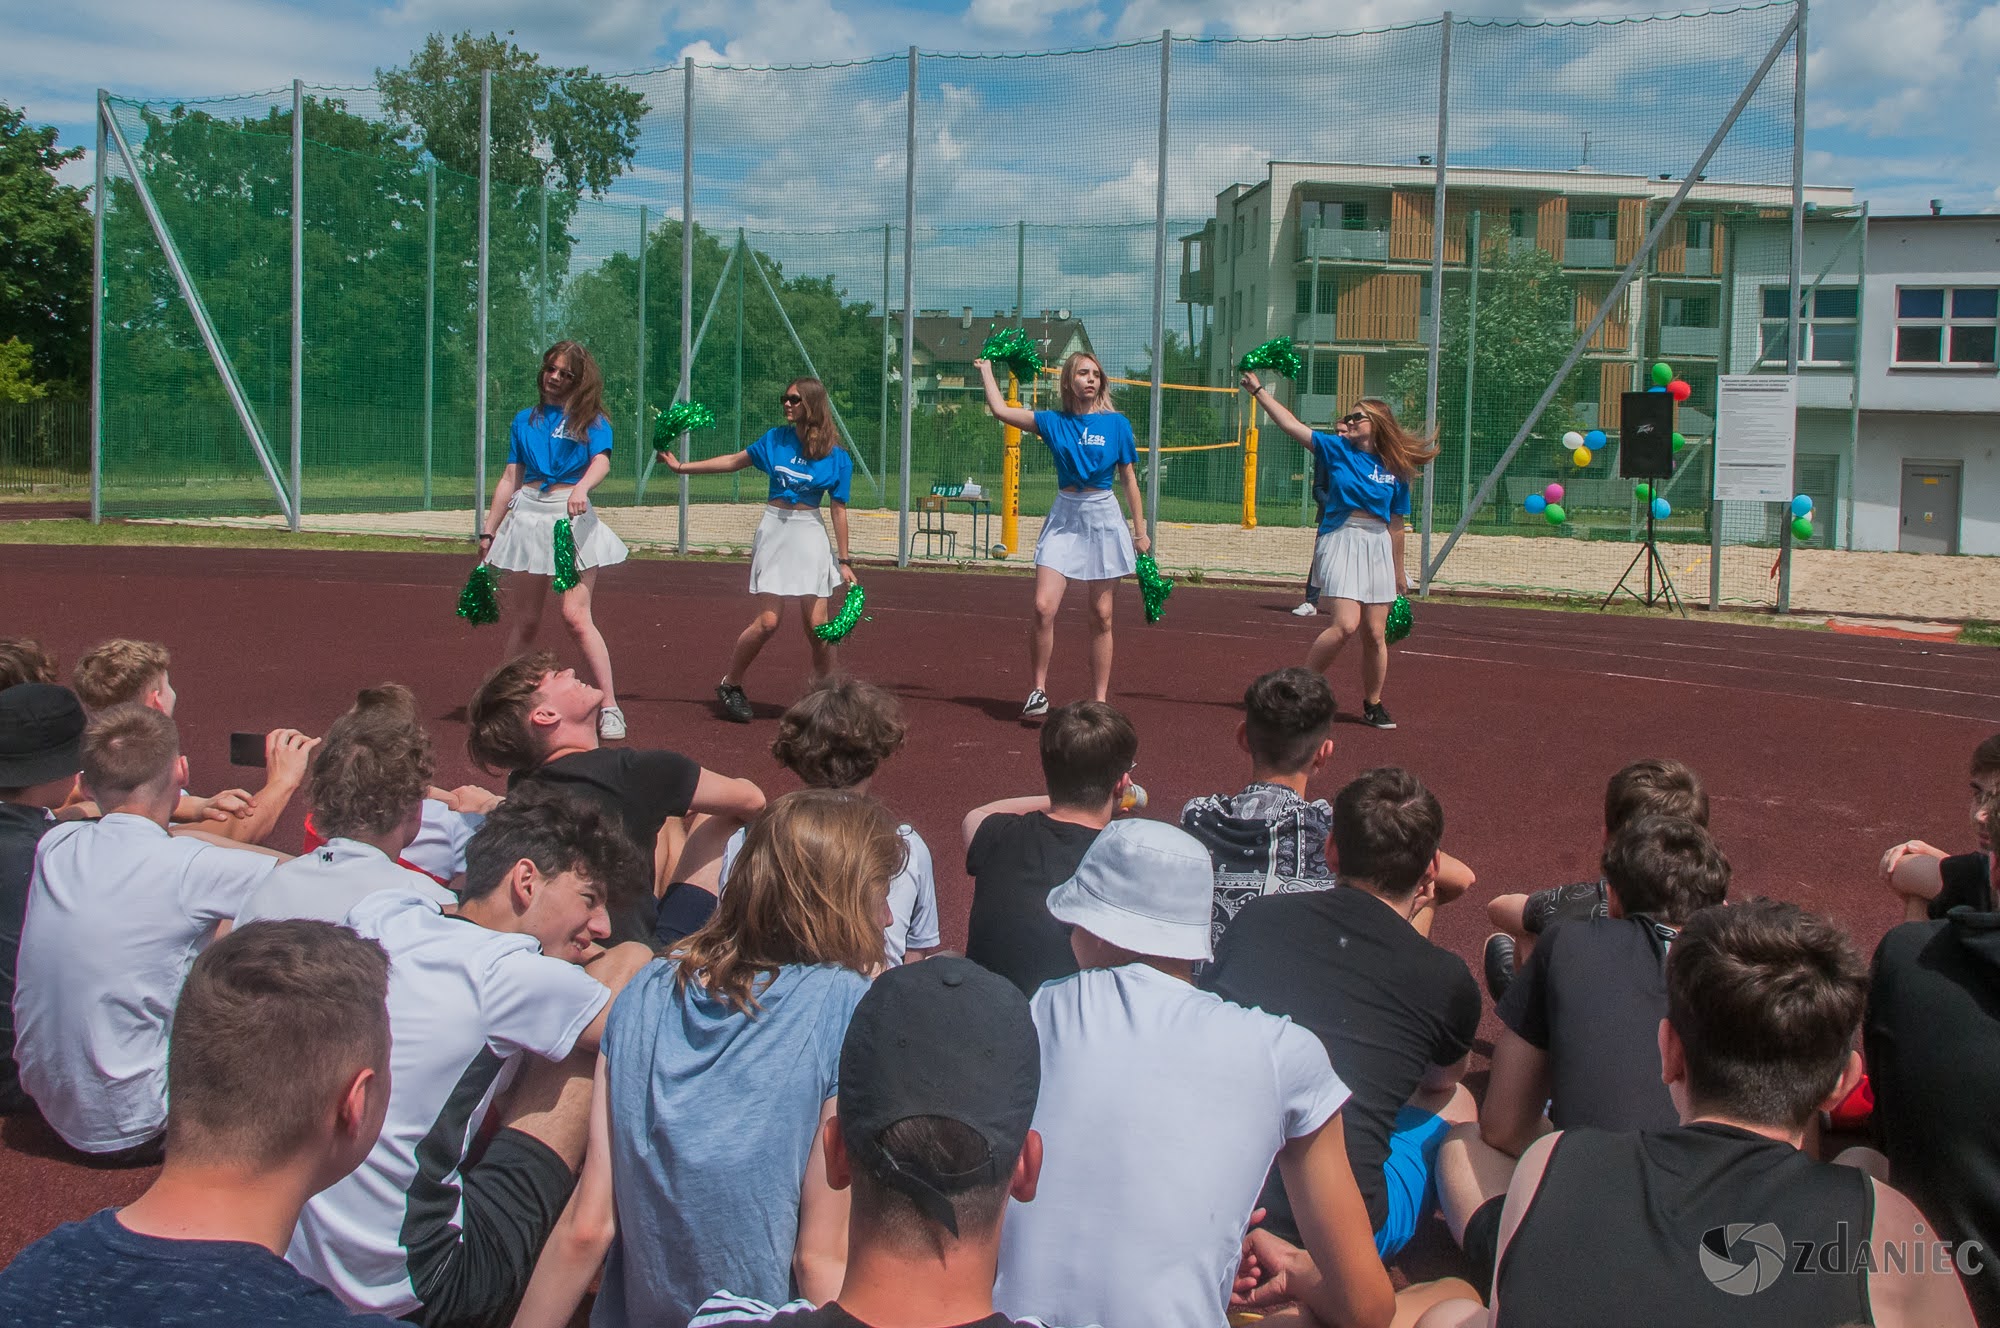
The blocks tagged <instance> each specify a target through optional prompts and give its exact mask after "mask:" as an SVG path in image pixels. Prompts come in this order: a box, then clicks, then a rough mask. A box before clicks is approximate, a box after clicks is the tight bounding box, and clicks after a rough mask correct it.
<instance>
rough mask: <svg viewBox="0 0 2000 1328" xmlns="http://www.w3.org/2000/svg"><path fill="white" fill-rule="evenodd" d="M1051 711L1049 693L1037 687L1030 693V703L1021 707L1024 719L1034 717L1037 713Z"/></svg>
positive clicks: (1042, 713) (1041, 713)
mask: <svg viewBox="0 0 2000 1328" xmlns="http://www.w3.org/2000/svg"><path fill="white" fill-rule="evenodd" d="M1048 713H1049V694H1048V693H1047V692H1045V691H1043V690H1042V689H1041V688H1039V687H1037V688H1036V689H1035V690H1034V691H1032V692H1029V693H1028V703H1027V704H1026V705H1024V706H1022V707H1021V718H1022V719H1033V718H1035V717H1036V716H1037V715H1046V714H1048Z"/></svg>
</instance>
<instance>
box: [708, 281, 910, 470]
mask: <svg viewBox="0 0 2000 1328" xmlns="http://www.w3.org/2000/svg"><path fill="white" fill-rule="evenodd" d="M742 249H743V261H744V262H745V263H746V264H748V265H749V266H750V267H752V268H754V269H756V272H757V280H758V281H759V282H761V283H762V284H763V287H764V293H765V294H766V295H769V296H770V297H771V304H772V307H774V308H775V309H777V311H778V322H779V323H780V324H781V325H782V326H783V327H784V329H785V335H786V336H787V337H790V338H791V341H792V348H793V349H794V350H796V351H798V353H799V358H800V359H802V360H804V361H805V362H806V372H807V373H808V374H811V375H812V376H813V377H814V378H818V377H819V366H818V365H816V364H814V363H813V357H812V352H811V351H809V350H807V349H806V343H805V339H804V338H803V337H801V336H800V335H799V332H798V329H797V328H795V327H793V326H792V317H791V315H790V314H788V313H786V312H785V302H784V301H783V300H781V299H779V298H778V288H777V286H776V285H775V284H773V282H772V281H771V274H770V273H769V272H766V271H765V270H764V264H763V262H762V261H761V260H759V259H758V257H757V255H756V254H755V253H753V252H752V251H751V249H750V247H749V246H748V245H743V246H742ZM716 291H717V294H718V295H720V293H721V287H720V286H718V287H717V288H716ZM708 309H709V312H710V313H714V312H715V301H714V300H710V301H709V305H708ZM701 331H702V333H703V334H704V335H705V334H706V333H707V332H708V319H706V318H703V319H702V320H701ZM826 410H827V414H829V415H831V416H833V427H834V428H836V429H838V430H839V431H840V440H841V441H842V442H843V443H845V444H847V452H848V455H849V456H851V457H852V458H853V459H854V464H855V465H857V466H859V467H860V468H861V474H862V475H863V476H864V477H865V478H866V479H867V480H868V482H869V483H871V484H873V485H874V486H875V488H876V491H877V493H880V492H881V491H882V487H883V486H882V481H881V480H879V479H877V478H876V477H875V476H874V474H873V473H871V472H870V471H869V469H868V458H867V457H865V456H863V455H862V454H861V449H859V448H857V447H856V446H855V445H854V435H853V434H851V433H849V432H848V431H847V420H846V418H845V417H844V416H842V415H841V413H840V407H839V406H836V405H835V404H834V403H833V399H832V398H831V397H828V398H827V403H826Z"/></svg>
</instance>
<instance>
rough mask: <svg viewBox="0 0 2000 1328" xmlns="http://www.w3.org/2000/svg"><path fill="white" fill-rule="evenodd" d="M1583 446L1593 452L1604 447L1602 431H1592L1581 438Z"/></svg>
mask: <svg viewBox="0 0 2000 1328" xmlns="http://www.w3.org/2000/svg"><path fill="white" fill-rule="evenodd" d="M1583 445H1584V446H1585V447H1587V448H1589V449H1590V450H1591V451H1593V452H1595V451H1597V450H1598V449H1599V448H1601V447H1603V446H1604V430H1602V429H1592V430H1591V431H1590V432H1589V433H1587V434H1585V435H1584V436H1583Z"/></svg>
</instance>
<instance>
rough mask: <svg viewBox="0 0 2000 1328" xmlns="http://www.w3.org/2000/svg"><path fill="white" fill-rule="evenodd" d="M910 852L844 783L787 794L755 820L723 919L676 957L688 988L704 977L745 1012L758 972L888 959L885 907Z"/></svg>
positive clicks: (719, 914) (753, 1004) (879, 813)
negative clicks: (891, 883)
mask: <svg viewBox="0 0 2000 1328" xmlns="http://www.w3.org/2000/svg"><path fill="white" fill-rule="evenodd" d="M905 855H906V850H905V849H904V847H903V837H902V836H901V835H899V834H898V833H897V832H896V823H895V822H894V821H893V820H891V819H890V817H889V814H888V812H886V811H884V810H883V809H882V805H881V804H880V803H878V802H876V801H875V800H874V799H873V798H869V797H865V796H863V795H861V794H858V793H850V792H847V791H845V790H842V789H800V790H799V791H798V792H796V793H787V794H786V795H785V796H784V797H782V798H779V799H778V800H777V801H776V802H773V803H772V804H771V805H770V806H769V807H768V808H766V809H765V811H764V814H763V815H762V816H760V817H758V818H757V820H756V821H754V822H752V823H751V826H750V832H749V834H747V835H746V836H745V837H744V840H743V850H742V852H740V853H738V854H737V855H736V865H735V866H734V867H732V868H731V869H730V872H729V879H728V881H727V882H726V883H725V887H724V889H723V891H722V899H721V902H720V903H718V904H717V905H716V908H715V916H714V917H712V918H710V919H709V920H708V922H707V924H706V925H704V926H703V927H702V928H701V929H700V930H699V931H697V932H695V933H694V934H693V935H691V936H689V937H688V938H687V939H686V940H683V941H682V942H681V943H680V944H679V945H678V946H677V947H675V948H674V950H673V951H672V952H671V954H670V956H669V957H670V958H673V959H676V960H678V961H679V967H678V969H677V970H676V972H675V974H674V981H675V982H676V983H677V984H679V986H680V988H681V989H682V990H683V991H685V990H686V988H687V984H688V983H689V982H690V981H693V980H699V981H700V983H701V985H702V987H703V988H704V989H705V990H706V991H707V992H708V994H709V995H710V996H711V997H713V998H715V999H716V1000H718V1001H721V1002H722V1003H723V1004H724V1005H726V1006H728V1007H729V1008H730V1009H732V1010H734V1011H737V1012H738V1013H755V1011H756V1010H757V1008H758V1004H757V988H758V985H759V983H758V979H759V978H771V977H776V976H777V973H778V970H779V969H780V968H783V967H784V966H786V965H788V964H839V965H841V966H842V967H844V968H851V969H853V970H854V971H855V972H857V973H864V974H865V973H873V972H874V971H875V969H876V967H877V966H878V965H880V964H881V962H882V918H881V915H882V904H883V901H884V900H885V899H886V898H887V897H888V889H889V878H890V877H891V876H894V875H895V874H896V873H897V872H899V871H901V870H902V869H903V860H904V857H905Z"/></svg>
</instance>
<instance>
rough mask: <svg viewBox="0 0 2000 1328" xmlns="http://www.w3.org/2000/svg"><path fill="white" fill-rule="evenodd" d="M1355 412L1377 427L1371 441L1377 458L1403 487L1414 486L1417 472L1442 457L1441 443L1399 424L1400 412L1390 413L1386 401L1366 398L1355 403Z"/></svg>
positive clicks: (1377, 398)
mask: <svg viewBox="0 0 2000 1328" xmlns="http://www.w3.org/2000/svg"><path fill="white" fill-rule="evenodd" d="M1354 408H1355V409H1356V410H1358V411H1360V412H1361V413H1362V414H1363V415H1366V416H1367V417H1368V422H1369V423H1370V424H1372V425H1374V426H1375V427H1374V429H1373V431H1372V433H1373V437H1372V438H1371V439H1370V443H1371V445H1372V446H1373V447H1374V449H1375V455H1376V456H1378V457H1380V458H1381V460H1382V464H1383V465H1385V466H1387V467H1388V468H1389V469H1390V470H1392V471H1394V472H1395V473H1396V474H1397V475H1398V476H1399V477H1400V478H1401V479H1402V481H1403V483H1405V484H1409V483H1411V482H1413V481H1414V480H1415V479H1416V478H1417V472H1418V471H1419V470H1422V469H1423V468H1424V463H1425V462H1427V461H1429V460H1430V459H1431V458H1432V457H1434V456H1436V455H1437V454H1438V449H1437V441H1436V440H1435V439H1433V438H1426V437H1424V436H1423V435H1422V434H1419V433H1413V432H1411V431H1410V430H1408V429H1405V428H1404V427H1403V426H1402V425H1400V424H1398V423H1396V412H1395V411H1393V410H1391V409H1389V403H1388V402H1386V401H1384V400H1382V398H1380V397H1363V398H1361V400H1359V401H1357V402H1355V403H1354Z"/></svg>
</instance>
